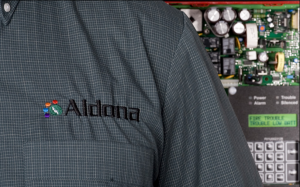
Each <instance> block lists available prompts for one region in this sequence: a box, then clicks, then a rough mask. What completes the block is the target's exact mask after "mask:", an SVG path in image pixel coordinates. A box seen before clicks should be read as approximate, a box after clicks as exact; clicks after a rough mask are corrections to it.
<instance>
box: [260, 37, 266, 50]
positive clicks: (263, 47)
mask: <svg viewBox="0 0 300 187" xmlns="http://www.w3.org/2000/svg"><path fill="white" fill-rule="evenodd" d="M258 45H259V47H260V48H262V49H266V40H265V39H262V38H260V39H259V40H258Z"/></svg>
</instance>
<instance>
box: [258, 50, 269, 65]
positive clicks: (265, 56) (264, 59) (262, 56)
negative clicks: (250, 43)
mask: <svg viewBox="0 0 300 187" xmlns="http://www.w3.org/2000/svg"><path fill="white" fill-rule="evenodd" d="M258 60H259V61H260V62H263V63H265V62H267V61H268V60H269V56H268V54H267V53H266V52H262V53H259V55H258Z"/></svg>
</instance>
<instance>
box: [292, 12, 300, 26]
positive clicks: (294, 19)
mask: <svg viewBox="0 0 300 187" xmlns="http://www.w3.org/2000/svg"><path fill="white" fill-rule="evenodd" d="M298 10H299V9H298ZM299 21H300V20H299V11H298V12H297V13H296V14H293V15H292V21H291V22H292V28H293V29H298V28H299Z"/></svg>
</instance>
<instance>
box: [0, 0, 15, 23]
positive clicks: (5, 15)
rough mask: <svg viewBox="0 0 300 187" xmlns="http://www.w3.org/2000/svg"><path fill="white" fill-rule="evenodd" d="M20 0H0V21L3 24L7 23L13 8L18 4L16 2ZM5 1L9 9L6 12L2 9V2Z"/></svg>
mask: <svg viewBox="0 0 300 187" xmlns="http://www.w3.org/2000/svg"><path fill="white" fill-rule="evenodd" d="M19 1H20V0H13V1H9V0H0V2H1V9H0V13H1V15H0V17H1V22H2V24H3V25H8V24H9V22H10V20H11V18H12V16H13V14H14V11H15V9H16V8H17V6H18V3H19ZM5 3H8V4H9V5H10V11H9V12H6V11H5V10H4V4H5Z"/></svg>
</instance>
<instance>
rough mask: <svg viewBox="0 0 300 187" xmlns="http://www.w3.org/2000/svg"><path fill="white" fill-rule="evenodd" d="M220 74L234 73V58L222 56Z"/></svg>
mask: <svg viewBox="0 0 300 187" xmlns="http://www.w3.org/2000/svg"><path fill="white" fill-rule="evenodd" d="M222 74H223V75H234V74H235V58H223V63H222Z"/></svg>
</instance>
